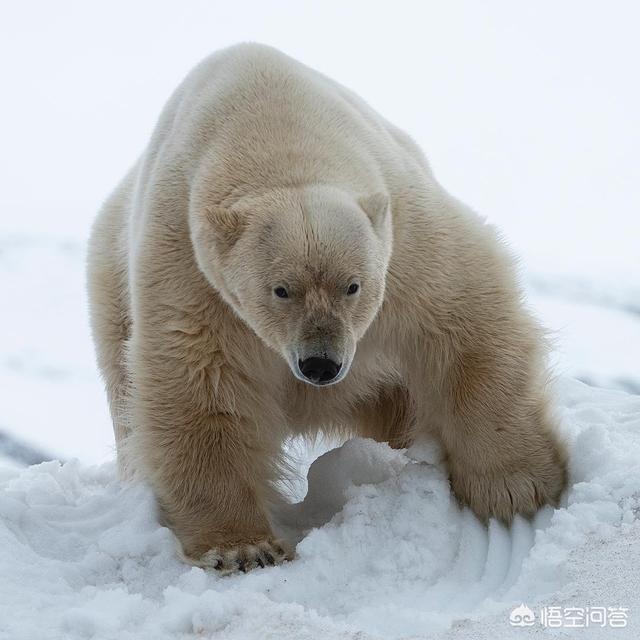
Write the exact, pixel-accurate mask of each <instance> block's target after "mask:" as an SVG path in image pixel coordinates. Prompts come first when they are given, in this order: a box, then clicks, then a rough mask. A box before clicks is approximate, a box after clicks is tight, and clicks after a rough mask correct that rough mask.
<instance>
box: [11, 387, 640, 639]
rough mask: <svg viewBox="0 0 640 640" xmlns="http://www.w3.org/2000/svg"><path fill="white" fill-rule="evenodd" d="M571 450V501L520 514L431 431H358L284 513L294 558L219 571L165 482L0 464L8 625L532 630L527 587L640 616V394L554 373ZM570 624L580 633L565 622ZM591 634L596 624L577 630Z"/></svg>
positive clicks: (635, 628)
mask: <svg viewBox="0 0 640 640" xmlns="http://www.w3.org/2000/svg"><path fill="white" fill-rule="evenodd" d="M556 393H557V396H558V405H559V408H558V416H559V419H560V423H561V429H562V433H563V436H564V437H565V439H566V441H567V443H568V447H569V451H570V476H571V481H570V487H569V489H568V491H567V492H566V495H565V496H564V498H563V504H562V505H561V507H560V508H558V509H555V510H554V509H551V508H546V509H544V510H543V511H541V512H540V513H539V514H538V516H537V517H536V518H535V519H534V521H533V522H528V521H525V520H523V519H516V521H515V522H514V524H513V526H512V527H511V528H510V529H507V528H505V527H504V526H502V525H500V524H498V523H497V522H491V523H490V524H489V526H488V527H484V526H483V525H482V524H480V523H479V522H478V521H477V520H476V519H475V518H474V517H473V516H472V515H471V514H470V513H469V512H468V511H467V510H464V509H460V508H459V507H458V506H457V504H456V503H455V501H454V499H453V498H452V496H451V493H450V490H449V486H448V482H447V476H446V471H445V468H444V466H443V464H442V462H441V456H440V452H439V451H438V449H437V447H436V446H435V445H434V444H433V443H430V442H422V443H419V444H416V445H414V446H413V447H412V448H411V449H409V450H407V451H394V450H392V449H390V448H389V447H387V446H386V445H384V444H378V443H375V442H373V441H370V440H361V439H358V440H352V441H349V442H347V443H345V444H343V446H341V447H340V448H337V449H334V450H331V451H329V452H327V453H325V454H324V455H322V456H320V457H319V458H318V459H317V460H316V461H315V462H314V463H313V464H312V465H311V467H310V469H309V470H308V474H307V477H308V481H309V488H308V492H307V494H306V497H305V498H304V500H302V501H300V502H298V503H297V504H292V505H291V506H290V507H289V508H287V509H286V510H285V511H283V512H282V513H280V514H278V515H277V518H278V521H279V526H280V528H281V530H282V532H283V533H284V535H286V536H289V537H290V538H291V539H292V540H300V542H299V543H298V547H297V558H296V559H295V560H294V561H292V562H289V563H287V564H285V565H283V566H279V567H272V568H267V569H260V570H255V571H253V572H251V573H248V574H237V575H231V576H226V577H220V576H219V575H217V574H216V573H215V572H208V571H203V570H202V569H199V568H194V567H188V566H186V565H184V564H182V563H181V562H180V561H179V560H178V557H177V554H176V548H175V543H174V540H173V537H172V534H171V533H170V531H169V530H167V529H165V528H163V527H161V526H159V525H158V523H157V520H156V516H155V511H154V504H153V499H152V496H151V495H150V492H149V491H148V489H146V488H145V487H143V486H135V485H133V486H123V485H122V484H120V483H119V482H118V481H117V480H116V474H115V466H114V465H113V464H106V465H103V466H98V467H84V466H81V465H80V464H79V463H77V462H74V461H71V462H68V463H66V464H62V465H61V464H60V463H58V462H45V463H42V464H40V465H38V466H32V467H29V468H27V469H18V468H15V467H13V468H11V467H9V466H4V467H0V575H2V579H1V580H0V637H1V638H3V639H4V638H10V639H11V640H23V639H24V640H33V639H34V638H38V639H39V640H45V639H47V638H65V639H67V638H68V639H75V638H104V639H109V638H118V639H125V640H126V639H129V638H135V639H140V640H144V639H146V638H149V639H153V640H160V639H162V638H174V639H175V638H187V637H205V638H230V639H234V638H237V639H243V640H247V639H249V640H250V639H252V638H278V639H289V638H291V639H296V640H300V639H304V638H314V639H317V638H332V639H335V638H354V639H355V638H358V639H359V640H365V639H367V638H386V639H394V638H418V637H438V638H440V637H446V638H482V637H486V638H509V637H513V638H523V637H528V636H531V635H537V634H538V633H540V634H543V633H545V636H546V632H549V631H553V630H546V629H544V628H543V627H542V626H541V625H540V624H538V623H537V622H536V625H535V626H531V627H529V628H519V627H513V626H510V623H509V613H510V612H511V611H512V610H513V609H514V607H516V606H519V605H520V604H521V603H524V604H526V605H527V606H528V607H530V608H531V609H532V610H533V611H537V610H539V609H540V607H543V606H565V607H566V606H573V607H582V608H585V607H595V606H603V607H625V608H627V609H628V612H627V613H625V616H626V627H624V628H617V629H612V628H609V627H598V628H596V627H593V628H589V629H574V630H573V632H574V633H575V634H576V637H585V638H594V637H602V638H610V639H613V638H616V639H617V638H624V637H629V638H637V637H638V633H639V629H640V626H639V624H638V618H639V617H640V595H639V594H640V572H639V568H640V551H639V549H640V544H639V543H640V524H639V519H638V516H639V513H640V398H639V397H637V396H632V395H627V394H625V393H624V392H620V391H604V390H598V389H593V388H590V387H588V386H586V385H583V384H582V383H579V382H576V381H572V380H568V379H567V380H560V381H558V382H557V383H556ZM555 633H556V634H558V635H557V636H556V637H573V635H572V634H571V630H570V629H556V630H555ZM577 634H583V635H577Z"/></svg>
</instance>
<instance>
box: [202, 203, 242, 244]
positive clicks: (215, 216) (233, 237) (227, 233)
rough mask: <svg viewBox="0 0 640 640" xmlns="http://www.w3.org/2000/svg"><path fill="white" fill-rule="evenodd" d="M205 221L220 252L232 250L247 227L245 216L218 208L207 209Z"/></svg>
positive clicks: (232, 210)
mask: <svg viewBox="0 0 640 640" xmlns="http://www.w3.org/2000/svg"><path fill="white" fill-rule="evenodd" d="M207 221H208V223H209V224H210V225H211V228H212V231H213V235H214V238H215V241H216V244H217V245H218V248H219V249H220V250H221V251H228V250H229V249H232V248H233V246H234V245H235V244H236V242H238V240H239V239H240V236H241V235H242V232H243V231H244V230H245V229H246V227H247V219H246V215H245V214H243V213H240V212H238V211H235V210H234V209H227V208H225V207H220V206H217V207H209V208H208V209H207Z"/></svg>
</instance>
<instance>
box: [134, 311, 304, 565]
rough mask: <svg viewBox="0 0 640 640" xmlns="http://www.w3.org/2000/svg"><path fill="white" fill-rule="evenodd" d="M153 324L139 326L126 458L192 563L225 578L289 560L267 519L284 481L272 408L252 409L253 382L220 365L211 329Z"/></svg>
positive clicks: (136, 334)
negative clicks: (249, 387)
mask: <svg viewBox="0 0 640 640" xmlns="http://www.w3.org/2000/svg"><path fill="white" fill-rule="evenodd" d="M156 316H157V314H156ZM147 323H148V326H145V324H147ZM147 323H144V322H140V323H139V326H140V329H139V330H138V328H137V327H138V325H137V324H134V335H133V340H132V348H131V368H132V375H133V389H132V406H133V420H134V427H133V428H132V435H131V437H130V439H129V443H128V444H129V446H130V450H129V451H128V454H129V455H130V456H131V459H132V461H134V462H135V463H136V466H137V468H138V469H140V470H141V471H142V473H143V476H144V478H145V479H146V480H147V481H149V482H150V484H151V486H152V487H153V489H154V492H155V495H156V498H157V500H158V504H159V507H160V512H161V516H162V520H163V521H164V522H165V523H166V525H167V526H169V527H170V528H171V529H172V530H173V531H174V533H175V534H176V536H177V538H178V540H179V542H180V546H181V551H182V554H183V557H184V559H185V560H187V561H188V562H190V563H191V564H194V565H197V566H202V567H211V568H215V569H218V570H220V571H222V572H223V573H226V572H230V571H234V570H242V571H247V570H249V569H252V568H254V567H258V566H263V565H267V564H276V563H279V562H282V561H283V560H285V559H287V558H289V557H290V556H291V554H290V552H289V550H288V549H287V548H286V547H285V546H284V545H283V544H282V543H280V542H279V541H277V540H275V539H274V536H273V533H272V530H271V526H270V523H269V520H268V516H267V512H266V506H267V505H268V504H269V505H270V504H272V503H273V502H275V501H276V500H277V499H278V495H277V491H276V489H275V488H274V487H275V485H276V482H277V479H278V478H279V477H280V466H279V464H278V463H279V455H280V440H279V437H280V435H279V433H278V432H277V431H275V430H274V429H270V428H268V426H267V424H268V415H266V412H267V410H266V409H265V410H264V411H258V410H252V409H251V408H250V406H249V405H244V404H243V400H245V397H249V396H250V390H249V391H248V390H247V380H246V377H245V378H242V377H241V376H239V375H238V376H236V375H234V372H233V371H232V370H231V369H230V368H226V367H224V365H222V364H220V362H216V363H215V364H214V363H213V362H212V359H211V358H212V354H214V355H215V353H216V351H215V348H213V347H212V346H211V345H213V344H215V336H214V335H212V334H211V331H210V329H209V328H208V327H207V326H206V325H205V327H204V328H203V329H202V330H201V331H200V330H196V329H193V330H187V331H182V330H177V329H176V327H177V326H178V325H179V322H178V321H177V320H176V321H174V324H173V325H172V326H171V328H170V329H169V328H168V327H166V325H165V327H164V328H163V326H162V325H160V324H155V325H154V321H153V320H152V319H151V317H149V318H148V319H147ZM167 324H170V323H167ZM142 333H144V334H145V335H144V336H143V335H142ZM256 393H257V391H256ZM247 402H248V400H247Z"/></svg>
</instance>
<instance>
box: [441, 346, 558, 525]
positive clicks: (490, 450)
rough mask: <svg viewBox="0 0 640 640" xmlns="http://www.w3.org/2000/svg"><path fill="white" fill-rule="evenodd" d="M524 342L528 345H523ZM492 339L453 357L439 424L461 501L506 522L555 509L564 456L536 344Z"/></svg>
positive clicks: (455, 486) (443, 394) (483, 515)
mask: <svg viewBox="0 0 640 640" xmlns="http://www.w3.org/2000/svg"><path fill="white" fill-rule="evenodd" d="M525 342H526V340H525ZM529 347H531V348H525V349H522V350H519V349H518V348H517V346H516V348H514V346H513V345H505V347H504V350H503V351H502V350H501V348H500V347H499V346H496V342H495V341H494V343H493V345H492V344H491V341H490V340H487V341H485V342H484V343H483V341H478V346H477V347H476V348H475V349H474V350H473V351H465V352H459V353H458V354H457V355H455V356H454V357H453V360H452V362H451V366H450V368H449V371H448V373H447V374H446V379H445V381H444V384H443V386H442V391H441V394H442V395H441V403H439V404H440V406H439V407H438V409H439V414H440V415H439V422H440V431H441V438H442V443H443V446H444V449H445V451H446V454H447V458H448V463H449V470H450V474H451V486H452V489H453V491H454V492H455V494H456V496H457V497H458V498H459V499H460V500H461V501H462V502H463V503H464V504H467V505H469V506H470V507H471V509H472V510H473V511H474V512H475V513H476V514H477V515H478V516H479V517H480V518H481V519H483V520H486V519H488V518H490V517H497V518H499V519H500V520H502V521H503V522H506V523H509V522H510V521H511V520H512V518H513V516H514V515H515V514H516V513H520V514H523V515H525V516H532V515H533V514H534V513H535V512H536V511H537V510H538V509H539V508H540V507H541V506H543V505H545V504H557V502H558V499H559V497H560V494H561V492H562V490H563V489H564V487H565V486H566V482H567V470H566V454H565V451H564V448H563V446H562V445H561V443H560V442H559V440H558V438H557V436H556V434H555V432H554V430H553V424H552V421H551V418H550V415H549V410H548V406H547V398H546V396H545V389H544V384H543V383H542V382H540V381H539V376H540V369H541V366H540V365H539V362H538V360H537V358H536V357H532V354H533V353H535V350H536V347H535V344H534V345H533V346H532V345H529Z"/></svg>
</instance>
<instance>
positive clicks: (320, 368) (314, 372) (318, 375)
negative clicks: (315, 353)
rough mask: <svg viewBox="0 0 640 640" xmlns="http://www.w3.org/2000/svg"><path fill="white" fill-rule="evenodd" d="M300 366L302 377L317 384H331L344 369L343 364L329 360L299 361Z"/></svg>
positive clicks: (309, 359) (310, 359) (308, 359)
mask: <svg viewBox="0 0 640 640" xmlns="http://www.w3.org/2000/svg"><path fill="white" fill-rule="evenodd" d="M298 366H299V367H300V371H301V372H302V375H303V376H304V377H305V378H307V379H308V380H311V382H314V383H315V384H325V383H327V382H331V380H333V379H334V378H335V377H336V376H337V375H338V373H339V372H340V369H341V368H342V365H341V364H338V363H337V362H334V361H333V360H330V359H329V358H315V357H314V358H307V359H306V360H298Z"/></svg>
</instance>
